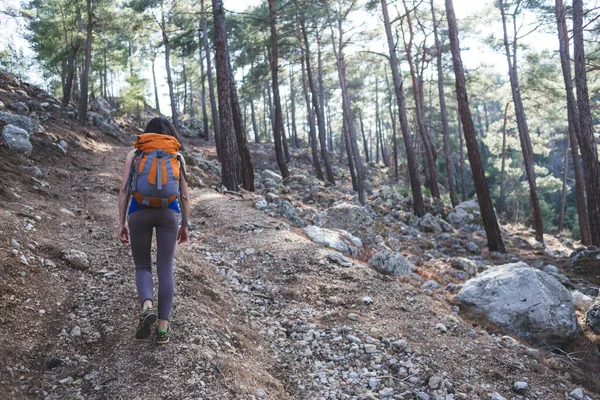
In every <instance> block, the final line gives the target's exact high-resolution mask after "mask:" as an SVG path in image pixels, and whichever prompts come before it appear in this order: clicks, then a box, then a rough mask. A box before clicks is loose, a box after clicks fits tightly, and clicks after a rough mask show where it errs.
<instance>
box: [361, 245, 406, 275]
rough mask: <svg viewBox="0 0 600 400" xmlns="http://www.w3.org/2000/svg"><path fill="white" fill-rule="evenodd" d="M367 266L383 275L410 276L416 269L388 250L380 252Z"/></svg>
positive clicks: (398, 254) (401, 256)
mask: <svg viewBox="0 0 600 400" xmlns="http://www.w3.org/2000/svg"><path fill="white" fill-rule="evenodd" d="M369 265H371V266H372V267H373V268H375V269H376V270H377V271H379V272H381V273H382V274H385V275H394V276H400V275H410V274H411V273H412V272H413V271H414V270H415V269H416V267H415V266H414V265H413V264H412V263H411V262H409V261H408V260H407V259H406V258H404V256H403V255H402V254H400V253H397V252H392V251H388V250H383V251H380V252H379V253H377V254H375V255H374V256H373V257H371V258H370V259H369Z"/></svg>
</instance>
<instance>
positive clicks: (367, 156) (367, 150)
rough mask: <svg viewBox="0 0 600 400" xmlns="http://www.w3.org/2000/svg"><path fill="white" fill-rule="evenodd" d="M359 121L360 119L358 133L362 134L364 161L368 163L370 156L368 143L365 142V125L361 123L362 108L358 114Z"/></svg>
mask: <svg viewBox="0 0 600 400" xmlns="http://www.w3.org/2000/svg"><path fill="white" fill-rule="evenodd" d="M359 121H360V133H361V134H362V140H363V149H364V152H365V162H366V163H367V164H368V163H369V162H370V159H371V158H370V157H369V143H368V142H367V137H366V136H365V125H364V123H363V115H362V110H361V112H360V115H359Z"/></svg>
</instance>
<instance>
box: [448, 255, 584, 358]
mask: <svg viewBox="0 0 600 400" xmlns="http://www.w3.org/2000/svg"><path fill="white" fill-rule="evenodd" d="M456 298H457V299H458V300H459V301H460V302H462V303H464V304H467V305H469V306H472V307H473V308H474V309H475V311H479V312H483V313H485V314H486V315H487V318H488V319H489V320H490V321H491V322H493V323H494V324H496V325H498V326H499V327H501V328H504V329H506V330H507V331H509V332H511V333H513V334H515V335H516V336H518V337H520V338H523V339H526V340H529V341H531V342H533V343H535V344H539V345H543V346H548V347H555V346H564V345H566V344H568V343H569V342H571V341H572V340H573V339H574V338H575V337H576V336H577V334H578V333H579V325H578V324H577V318H576V316H575V306H574V304H573V298H572V297H571V293H570V292H569V291H568V290H567V289H566V288H565V287H564V286H563V285H561V284H560V282H559V281H558V280H556V278H554V277H553V276H551V275H548V274H547V273H545V272H543V271H540V270H538V269H535V268H531V267H529V266H528V265H527V264H525V263H523V262H519V263H514V264H505V265H501V266H498V267H495V268H490V269H488V270H486V271H484V272H482V273H481V274H479V275H478V276H477V277H475V278H472V279H470V280H468V281H467V282H465V284H464V286H463V288H462V289H461V291H460V292H459V293H458V295H457V296H456Z"/></svg>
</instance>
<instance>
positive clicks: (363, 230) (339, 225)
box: [318, 203, 374, 239]
mask: <svg viewBox="0 0 600 400" xmlns="http://www.w3.org/2000/svg"><path fill="white" fill-rule="evenodd" d="M318 220H319V226H324V227H327V228H336V229H343V230H346V231H348V232H350V233H351V234H353V235H356V236H359V235H360V236H361V237H363V236H364V237H366V238H367V239H368V238H370V237H371V236H372V235H373V224H374V222H373V218H371V215H370V214H369V211H367V209H366V208H364V207H362V206H359V205H354V204H350V203H340V204H337V205H335V206H333V207H330V208H328V209H327V210H325V211H324V212H322V213H321V214H320V215H319V218H318Z"/></svg>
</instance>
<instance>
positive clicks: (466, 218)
mask: <svg viewBox="0 0 600 400" xmlns="http://www.w3.org/2000/svg"><path fill="white" fill-rule="evenodd" d="M457 207H458V206H457ZM448 222H450V223H451V224H452V225H453V226H454V227H456V228H462V227H463V226H465V225H469V224H472V223H473V222H475V217H474V216H473V215H471V214H469V213H468V212H466V211H465V210H464V209H462V208H455V209H454V210H453V211H452V212H450V214H448Z"/></svg>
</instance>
